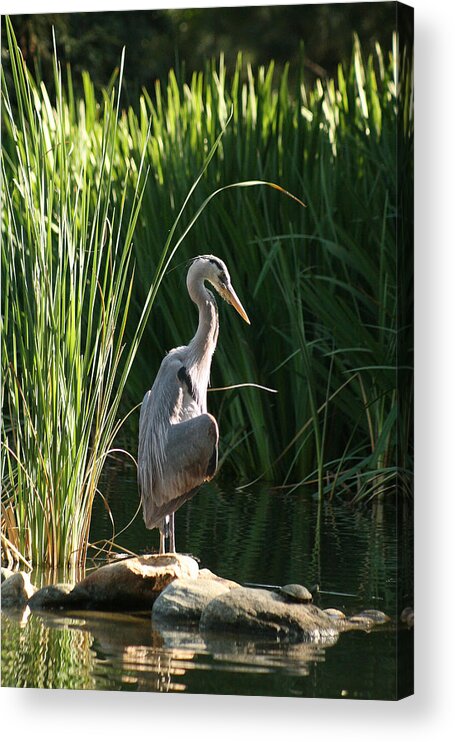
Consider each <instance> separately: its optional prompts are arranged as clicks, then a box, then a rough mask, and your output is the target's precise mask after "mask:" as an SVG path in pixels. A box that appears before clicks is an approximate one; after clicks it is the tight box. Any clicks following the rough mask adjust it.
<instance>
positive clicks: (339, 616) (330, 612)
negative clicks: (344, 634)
mask: <svg viewBox="0 0 455 742" xmlns="http://www.w3.org/2000/svg"><path fill="white" fill-rule="evenodd" d="M323 611H324V613H325V614H326V615H327V616H328V617H329V618H331V619H332V620H333V621H343V620H345V619H346V615H345V614H344V613H343V611H340V610H338V608H323Z"/></svg>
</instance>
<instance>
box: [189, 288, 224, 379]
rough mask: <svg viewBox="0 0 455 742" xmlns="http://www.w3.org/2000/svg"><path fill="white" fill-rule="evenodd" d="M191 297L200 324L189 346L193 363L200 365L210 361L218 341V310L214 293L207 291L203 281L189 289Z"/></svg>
mask: <svg viewBox="0 0 455 742" xmlns="http://www.w3.org/2000/svg"><path fill="white" fill-rule="evenodd" d="M188 291H189V295H190V297H191V299H192V300H193V301H194V303H195V304H196V305H197V307H198V309H199V324H198V328H197V331H196V334H195V336H194V337H193V339H192V340H191V342H190V344H189V349H190V355H191V360H192V363H193V364H195V365H198V366H199V365H200V364H201V363H202V362H204V361H206V362H207V363H208V364H209V366H210V360H211V357H212V355H213V353H214V350H215V347H216V342H217V339H218V328H219V322H218V308H217V305H216V301H215V297H214V296H213V294H212V292H211V291H209V290H208V289H206V287H205V286H204V282H203V281H197V282H195V283H194V284H193V285H191V286H189V287H188Z"/></svg>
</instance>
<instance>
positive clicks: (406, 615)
mask: <svg viewBox="0 0 455 742" xmlns="http://www.w3.org/2000/svg"><path fill="white" fill-rule="evenodd" d="M400 621H402V622H403V623H406V624H407V625H408V626H409V628H410V629H411V628H412V627H413V626H414V608H411V606H407V608H403V610H402V611H401V615H400Z"/></svg>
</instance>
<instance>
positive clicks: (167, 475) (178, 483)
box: [142, 413, 218, 528]
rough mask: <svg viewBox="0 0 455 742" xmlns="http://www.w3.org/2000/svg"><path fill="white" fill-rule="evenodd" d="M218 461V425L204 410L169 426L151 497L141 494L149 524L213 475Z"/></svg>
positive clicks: (172, 510)
mask: <svg viewBox="0 0 455 742" xmlns="http://www.w3.org/2000/svg"><path fill="white" fill-rule="evenodd" d="M217 463H218V425H217V422H216V420H215V418H214V417H213V416H212V415H209V414H207V413H204V414H202V415H198V416H197V417H194V418H191V419H190V420H185V421H184V422H181V423H178V424H175V425H171V426H170V427H169V430H168V435H167V440H166V447H165V456H164V461H163V471H162V474H161V476H160V477H159V478H156V480H155V482H154V487H153V493H152V496H151V497H143V498H142V502H143V508H144V520H145V524H146V526H147V527H148V528H154V527H155V526H158V525H159V523H160V521H161V520H162V518H163V517H164V516H165V515H168V514H169V513H173V512H175V511H176V510H177V509H178V508H179V507H180V506H181V505H183V503H184V502H186V500H188V499H189V498H190V497H191V496H192V495H193V494H194V492H195V491H196V490H197V489H198V488H199V487H200V486H201V484H203V482H206V481H208V480H209V479H211V478H212V477H213V475H214V474H215V471H216V467H217Z"/></svg>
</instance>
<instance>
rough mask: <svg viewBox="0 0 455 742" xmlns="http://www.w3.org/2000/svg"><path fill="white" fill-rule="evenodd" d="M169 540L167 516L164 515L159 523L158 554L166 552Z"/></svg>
mask: <svg viewBox="0 0 455 742" xmlns="http://www.w3.org/2000/svg"><path fill="white" fill-rule="evenodd" d="M168 541H169V516H168V515H165V516H164V518H163V520H162V521H161V523H160V554H167V551H168V549H167V545H168Z"/></svg>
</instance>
